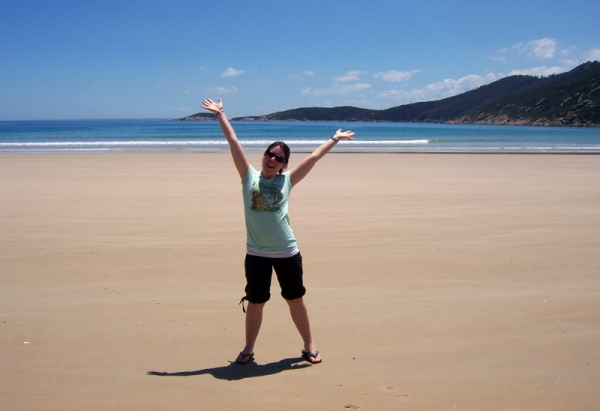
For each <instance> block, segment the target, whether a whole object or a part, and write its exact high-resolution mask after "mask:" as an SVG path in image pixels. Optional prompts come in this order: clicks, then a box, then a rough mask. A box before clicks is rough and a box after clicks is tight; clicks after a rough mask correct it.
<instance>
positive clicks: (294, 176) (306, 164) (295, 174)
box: [290, 128, 354, 186]
mask: <svg viewBox="0 0 600 411" xmlns="http://www.w3.org/2000/svg"><path fill="white" fill-rule="evenodd" d="M353 136H354V131H350V130H348V131H342V129H341V128H340V129H339V130H338V131H336V132H335V134H334V135H333V137H331V138H330V139H329V140H327V141H326V142H324V143H323V144H321V146H319V147H318V148H317V149H316V150H315V151H313V152H312V153H311V154H310V155H309V156H308V157H306V158H305V159H304V160H302V161H301V162H300V164H298V165H297V166H296V167H294V169H293V170H292V171H290V180H291V183H292V186H295V185H296V184H298V183H299V182H300V181H302V179H303V178H304V177H306V176H307V174H308V173H309V172H310V170H312V168H313V167H314V166H315V164H317V161H319V160H320V159H321V158H323V156H324V155H325V154H327V153H329V151H330V150H331V149H332V148H333V146H335V145H336V144H337V142H338V141H339V140H354V138H353Z"/></svg>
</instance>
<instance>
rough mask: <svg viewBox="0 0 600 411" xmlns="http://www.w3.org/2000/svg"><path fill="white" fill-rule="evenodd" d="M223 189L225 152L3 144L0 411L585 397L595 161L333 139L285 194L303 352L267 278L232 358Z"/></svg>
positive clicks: (485, 403) (230, 209)
mask: <svg viewBox="0 0 600 411" xmlns="http://www.w3.org/2000/svg"><path fill="white" fill-rule="evenodd" d="M300 157H302V154H297V155H296V156H295V157H294V156H292V164H291V167H293V166H294V160H295V161H297V160H298V159H299V158H300ZM251 161H252V163H253V164H255V165H258V164H260V162H259V161H260V159H259V157H257V156H256V155H253V156H252V157H251ZM240 190H241V185H240V183H239V180H238V177H237V173H236V172H235V170H234V168H233V164H232V161H231V158H230V157H229V155H227V154H189V153H188V154H186V153H166V154H6V155H0V191H1V192H2V201H1V202H0V221H1V225H0V250H1V253H0V316H1V317H2V321H1V322H0V327H1V330H2V331H1V332H0V409H1V410H27V411H34V410H44V411H49V410H61V411H65V410H78V411H79V410H111V411H115V410H127V411H135V410H140V411H142V410H143V411H151V410H192V409H193V410H240V409H245V410H278V411H279V410H283V409H285V410H291V411H304V410H345V409H350V410H428V411H429V410H540V411H541V410H544V411H546V410H596V409H597V407H598V404H600V390H599V389H598V388H599V387H600V276H599V274H600V156H595V155H442V154H440V155H428V154H424V155H420V154H414V155H410V154H394V155H384V154H379V155H373V154H335V153H332V154H329V155H328V156H327V157H325V158H324V159H323V160H322V161H321V162H320V163H319V164H318V165H317V166H316V168H315V169H314V170H313V172H312V173H311V175H309V176H308V177H307V178H306V179H305V180H304V181H303V182H302V183H301V184H300V185H298V186H297V187H296V188H294V190H293V191H292V198H291V200H290V214H291V222H292V227H293V228H294V231H295V234H296V236H297V238H298V241H299V247H300V249H301V251H302V254H303V256H304V268H305V283H306V286H307V289H308V293H307V295H306V301H307V304H308V307H309V312H310V315H311V324H312V328H313V333H314V335H315V341H316V343H317V345H318V347H319V349H320V351H321V354H322V356H323V363H322V364H319V365H309V364H308V363H306V362H304V361H302V360H301V358H300V350H301V349H302V341H301V340H300V337H299V335H298V334H297V332H296V330H295V328H294V326H293V324H292V322H291V320H290V318H289V313H288V312H287V306H286V304H285V302H283V301H282V300H281V298H280V297H279V292H278V288H277V285H276V284H274V287H273V289H272V291H273V298H272V300H271V301H270V302H269V303H268V305H267V307H266V309H265V310H266V311H265V319H264V323H263V328H262V331H261V334H260V336H259V339H258V342H257V346H256V363H253V364H250V365H247V366H240V365H237V364H232V361H234V360H235V358H236V356H237V353H238V352H239V350H240V349H241V348H242V346H243V342H244V337H243V322H244V314H243V313H242V310H241V307H240V306H239V305H238V302H239V299H240V298H241V297H242V296H243V286H244V278H243V275H244V274H243V258H244V253H245V229H244V222H243V211H242V200H241V191H240Z"/></svg>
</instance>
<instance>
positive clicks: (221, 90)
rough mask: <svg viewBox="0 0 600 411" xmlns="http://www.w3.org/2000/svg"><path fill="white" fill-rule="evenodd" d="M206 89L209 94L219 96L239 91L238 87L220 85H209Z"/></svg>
mask: <svg viewBox="0 0 600 411" xmlns="http://www.w3.org/2000/svg"><path fill="white" fill-rule="evenodd" d="M206 91H207V92H208V93H209V94H214V95H217V96H222V95H224V94H232V93H237V91H238V90H237V87H220V86H216V87H209V88H207V89H206Z"/></svg>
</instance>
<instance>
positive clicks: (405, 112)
mask: <svg viewBox="0 0 600 411" xmlns="http://www.w3.org/2000/svg"><path fill="white" fill-rule="evenodd" d="M176 120H179V121H202V120H206V121H214V120H215V116H214V114H211V113H205V112H203V113H197V114H193V115H191V116H187V117H183V118H179V119H176ZM232 120H238V121H350V122H394V123H448V124H504V125H523V126H560V127H600V62H598V61H593V62H591V61H590V62H587V63H584V64H582V65H580V66H578V67H576V68H574V69H573V70H571V71H569V72H567V73H562V74H556V75H552V76H549V77H535V76H522V75H517V76H510V77H505V78H503V79H500V80H498V81H495V82H493V83H490V84H488V85H485V86H481V87H479V88H477V89H474V90H471V91H468V92H466V93H463V94H459V95H457V96H454V97H448V98H445V99H442V100H437V101H429V102H423V103H413V104H405V105H402V106H397V107H392V108H389V109H385V110H370V109H364V108H358V107H331V108H325V107H306V108H296V109H292V110H286V111H279V112H276V113H272V114H266V115H263V116H248V117H236V118H233V119H232Z"/></svg>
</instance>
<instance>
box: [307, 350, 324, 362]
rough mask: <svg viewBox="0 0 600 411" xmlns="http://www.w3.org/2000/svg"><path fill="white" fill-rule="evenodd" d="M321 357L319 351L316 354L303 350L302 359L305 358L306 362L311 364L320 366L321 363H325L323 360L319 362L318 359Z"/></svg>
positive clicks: (320, 359)
mask: <svg viewBox="0 0 600 411" xmlns="http://www.w3.org/2000/svg"><path fill="white" fill-rule="evenodd" d="M318 356H319V351H316V352H314V353H313V352H309V351H306V350H302V358H304V359H305V360H306V361H308V362H309V363H311V364H319V363H320V362H321V361H323V359H322V358H319V359H318V360H317V357H318Z"/></svg>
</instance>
